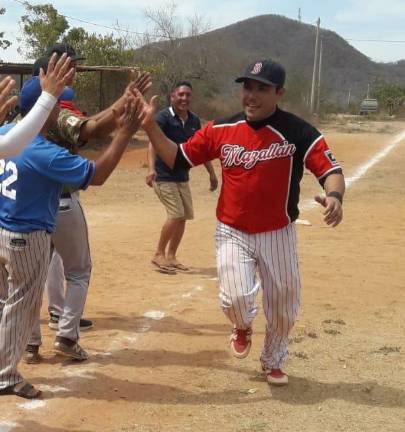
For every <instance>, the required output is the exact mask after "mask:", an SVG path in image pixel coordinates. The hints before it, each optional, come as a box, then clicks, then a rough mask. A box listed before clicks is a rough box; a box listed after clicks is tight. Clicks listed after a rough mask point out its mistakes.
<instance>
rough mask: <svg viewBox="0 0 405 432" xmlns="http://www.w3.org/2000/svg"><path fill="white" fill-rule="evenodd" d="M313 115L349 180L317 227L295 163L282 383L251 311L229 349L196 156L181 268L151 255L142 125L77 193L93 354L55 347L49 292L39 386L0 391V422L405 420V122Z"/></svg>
mask: <svg viewBox="0 0 405 432" xmlns="http://www.w3.org/2000/svg"><path fill="white" fill-rule="evenodd" d="M321 129H322V130H324V131H325V135H326V138H327V141H328V143H329V145H330V146H331V147H332V148H333V150H334V153H335V155H336V157H337V159H338V160H339V161H340V162H341V163H342V165H343V167H344V172H345V175H346V177H347V178H349V180H350V181H349V183H350V187H349V188H348V190H347V193H346V197H345V202H344V221H343V223H342V224H341V225H340V226H339V227H338V228H336V229H331V228H326V227H325V226H324V224H323V223H322V217H321V211H320V208H318V207H316V206H312V205H311V204H310V203H311V202H312V197H313V196H314V194H315V193H317V192H318V191H319V186H317V183H316V181H315V179H314V178H312V175H310V174H305V176H304V180H303V187H302V194H301V203H302V213H301V215H300V218H301V219H304V220H307V221H309V222H310V223H311V225H298V226H297V230H298V238H299V250H300V264H301V274H302V285H303V289H302V307H301V313H300V316H299V321H298V322H297V324H296V326H295V328H294V331H293V333H292V335H291V343H290V357H289V359H288V362H287V364H286V368H285V369H286V372H287V373H288V374H289V377H290V384H289V386H288V387H286V388H270V387H269V386H268V384H267V383H266V382H265V381H264V379H263V376H262V373H261V371H260V365H259V355H260V349H261V344H262V339H263V334H264V333H263V330H264V319H263V315H262V311H261V310H259V314H258V316H257V318H256V320H255V322H254V328H253V329H254V334H253V347H252V351H251V353H250V355H249V357H248V358H246V359H244V360H237V359H235V358H233V357H231V355H230V353H229V351H228V349H227V343H228V339H229V334H230V325H229V323H228V322H227V321H226V319H225V317H224V316H223V314H222V312H221V310H220V308H219V305H218V287H217V279H216V270H215V259H214V238H213V237H214V229H215V205H216V200H217V196H218V192H215V193H212V192H209V190H208V187H209V180H208V176H207V173H206V171H205V170H204V168H196V169H195V170H194V171H193V172H192V179H191V187H192V191H193V197H194V205H195V220H193V221H192V222H190V223H188V224H187V228H186V234H185V237H184V241H183V243H182V245H181V247H180V251H179V259H180V260H181V261H182V262H183V263H184V264H186V265H188V266H190V267H191V271H190V272H189V273H178V274H177V275H165V274H161V273H158V272H156V271H155V270H154V269H153V267H152V266H151V264H150V258H151V256H152V253H153V252H154V247H155V244H156V242H157V240H158V236H159V230H160V227H161V225H162V222H163V220H164V219H165V214H164V210H163V208H162V206H161V204H160V203H159V202H158V200H157V198H156V196H155V194H154V193H153V191H152V190H151V189H150V188H148V187H147V186H146V185H145V183H144V178H145V174H146V168H145V159H146V156H145V155H146V147H145V142H144V141H143V140H142V139H140V140H139V141H138V142H137V144H136V145H135V146H132V147H131V148H130V149H129V150H128V151H127V152H126V154H125V157H124V159H123V161H122V162H121V164H120V166H119V169H118V170H117V171H116V172H115V173H114V174H113V176H112V177H111V179H109V180H108V182H107V184H106V185H105V186H104V187H102V188H98V189H97V188H90V189H89V190H88V191H87V192H85V193H83V194H82V201H83V204H84V207H85V211H86V214H87V218H88V222H89V229H90V239H91V249H92V255H93V264H94V266H93V275H92V280H91V286H90V291H89V297H88V300H87V306H86V310H85V317H86V318H90V319H92V320H93V321H94V328H93V329H92V330H90V331H88V332H85V333H84V332H83V334H82V339H81V344H82V346H83V347H84V348H86V349H88V350H89V353H90V355H91V357H90V359H89V360H88V361H86V362H83V363H75V362H71V361H66V360H65V359H63V358H62V357H59V356H56V355H54V353H53V352H52V344H53V340H54V335H55V334H54V332H53V331H52V330H50V329H49V328H48V327H47V325H46V324H47V311H46V307H47V301H46V299H44V304H43V309H42V328H43V333H44V343H43V346H42V347H41V353H42V355H43V362H42V363H41V364H39V365H31V366H28V365H22V366H21V370H22V372H23V374H24V376H25V377H26V378H27V379H29V380H30V381H31V382H33V383H34V384H35V385H37V386H38V387H39V388H41V389H42V390H44V397H43V399H41V400H38V401H32V402H30V401H26V400H23V399H19V398H16V397H12V396H3V397H1V399H0V403H1V405H0V406H1V409H0V431H1V432H5V431H7V432H22V431H24V432H68V431H69V432H79V431H80V432H90V431H91V432H95V431H97V432H99V431H101V432H104V431H106V432H113V431H114V432H132V431H134V432H135V431H136V432H174V431H176V432H186V431H190V432H197V431H207V432H209V431H216V432H219V431H232V432H248V431H249V432H250V431H252V432H259V431H260V432H264V431H265V432H273V431H277V432H278V431H284V432H287V431H288V432H290V431H291V432H293V431H294V432H317V431H321V432H335V431H345V432H365V431H367V432H372V431H378V432H381V431H387V432H403V431H405V265H404V256H405V216H404V215H405V193H404V184H405V168H404V167H405V136H404V139H403V140H402V141H399V140H397V144H395V138H396V137H397V136H398V134H400V133H401V132H403V130H404V129H405V123H401V122H389V123H381V122H365V123H363V124H360V123H358V122H357V123H356V122H355V123H353V124H348V125H344V126H343V125H338V126H336V125H335V126H333V125H325V126H321ZM390 146H391V147H390ZM367 163H368V166H367V165H366V164H367ZM215 167H216V169H217V172H218V171H219V170H218V165H215ZM367 168H368V169H367ZM258 301H259V302H260V299H258Z"/></svg>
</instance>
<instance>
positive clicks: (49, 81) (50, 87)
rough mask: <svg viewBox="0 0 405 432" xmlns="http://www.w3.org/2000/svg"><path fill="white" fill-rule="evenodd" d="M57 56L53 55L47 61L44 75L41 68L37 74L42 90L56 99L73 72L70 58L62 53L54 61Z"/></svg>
mask: <svg viewBox="0 0 405 432" xmlns="http://www.w3.org/2000/svg"><path fill="white" fill-rule="evenodd" d="M56 58H57V55H56V54H55V53H54V54H52V57H51V58H50V59H49V63H48V68H47V71H46V74H45V72H44V70H43V69H42V68H41V69H40V72H39V80H40V82H41V87H42V90H44V91H46V92H48V93H50V94H51V95H52V96H55V97H56V98H58V97H59V96H60V95H61V93H62V91H63V89H64V88H65V86H66V83H67V82H69V80H70V79H71V78H72V77H73V75H74V73H75V70H74V68H71V67H69V66H70V57H68V56H67V54H66V53H63V54H62V55H61V56H60V58H59V60H58V61H56Z"/></svg>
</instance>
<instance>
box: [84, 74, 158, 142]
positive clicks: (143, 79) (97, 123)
mask: <svg viewBox="0 0 405 432" xmlns="http://www.w3.org/2000/svg"><path fill="white" fill-rule="evenodd" d="M151 85H152V80H151V76H150V74H149V73H147V72H141V73H140V75H139V76H138V78H137V79H135V80H134V81H131V82H130V83H129V84H128V85H127V87H126V88H125V90H124V92H123V94H122V96H120V97H119V98H118V99H117V100H116V101H115V102H114V103H113V104H112V105H111V106H110V107H108V108H107V109H105V110H104V111H101V112H99V113H97V114H95V115H93V116H91V117H90V118H89V119H88V121H87V122H86V123H84V124H83V126H82V127H81V129H80V141H82V142H87V141H89V140H91V139H94V138H105V137H106V136H108V135H109V134H110V133H111V132H112V131H113V130H114V129H115V127H116V116H115V114H114V112H121V111H122V109H123V107H124V104H125V103H126V101H127V99H128V97H129V96H130V95H131V94H133V92H134V91H137V92H138V93H139V94H141V95H143V94H145V93H146V92H147V91H148V89H149V88H150V86H151ZM135 96H136V95H135Z"/></svg>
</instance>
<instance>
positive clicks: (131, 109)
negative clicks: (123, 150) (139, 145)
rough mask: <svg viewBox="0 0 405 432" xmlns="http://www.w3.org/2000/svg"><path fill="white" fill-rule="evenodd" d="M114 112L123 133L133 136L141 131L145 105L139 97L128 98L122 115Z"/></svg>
mask: <svg viewBox="0 0 405 432" xmlns="http://www.w3.org/2000/svg"><path fill="white" fill-rule="evenodd" d="M113 111H114V114H115V116H116V118H117V125H118V129H119V130H120V131H121V132H124V133H126V134H128V135H131V136H132V135H133V134H134V133H135V132H136V131H137V130H138V129H139V127H140V125H141V123H142V120H143V117H144V114H143V104H142V101H141V100H140V98H139V97H134V96H130V97H128V98H127V100H126V102H125V104H124V109H123V110H122V112H121V113H119V112H118V111H116V110H115V109H114V110H113Z"/></svg>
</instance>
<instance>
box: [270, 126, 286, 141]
mask: <svg viewBox="0 0 405 432" xmlns="http://www.w3.org/2000/svg"><path fill="white" fill-rule="evenodd" d="M266 127H267V128H269V129H270V130H271V131H273V132H274V133H275V134H276V135H278V136H279V137H280V138H281V139H282V140H283V141H287V140H286V139H285V137H284V135H283V134H282V133H281V132H279V131H278V130H277V129H274V128H273V127H271V126H270V125H266Z"/></svg>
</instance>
